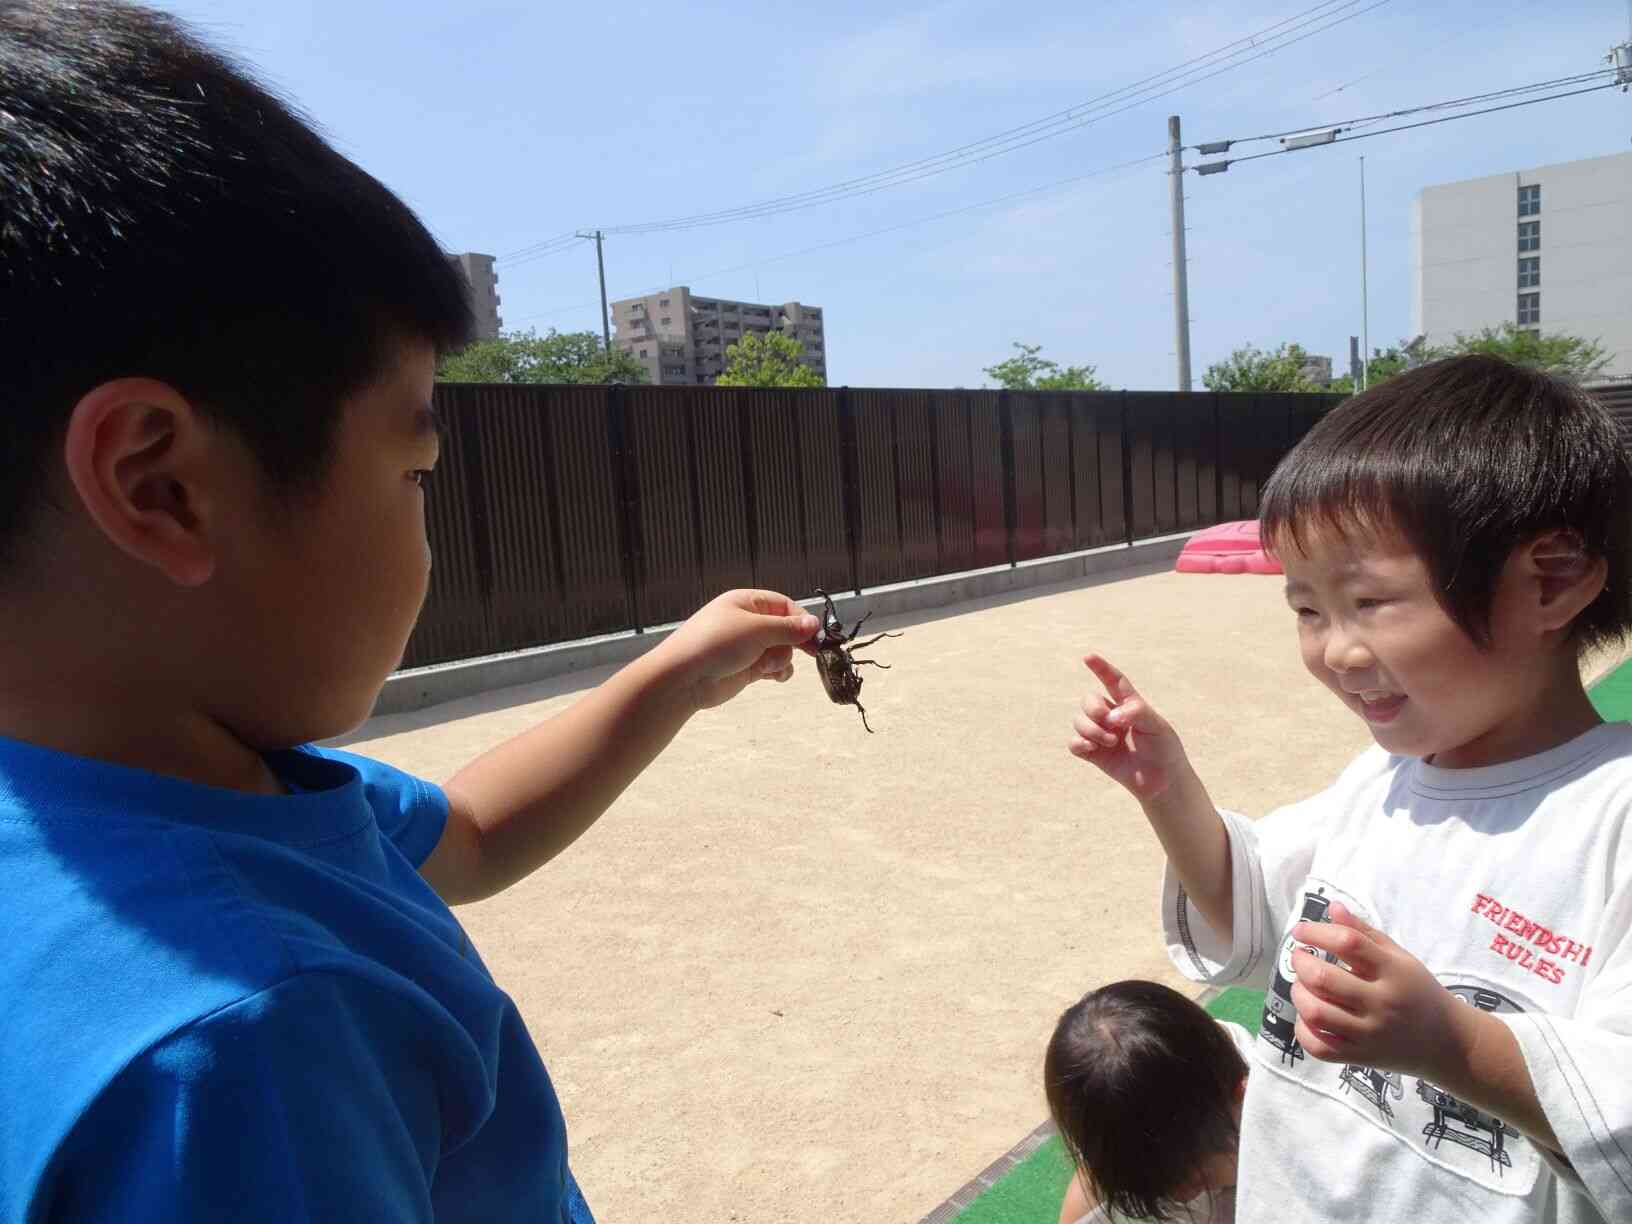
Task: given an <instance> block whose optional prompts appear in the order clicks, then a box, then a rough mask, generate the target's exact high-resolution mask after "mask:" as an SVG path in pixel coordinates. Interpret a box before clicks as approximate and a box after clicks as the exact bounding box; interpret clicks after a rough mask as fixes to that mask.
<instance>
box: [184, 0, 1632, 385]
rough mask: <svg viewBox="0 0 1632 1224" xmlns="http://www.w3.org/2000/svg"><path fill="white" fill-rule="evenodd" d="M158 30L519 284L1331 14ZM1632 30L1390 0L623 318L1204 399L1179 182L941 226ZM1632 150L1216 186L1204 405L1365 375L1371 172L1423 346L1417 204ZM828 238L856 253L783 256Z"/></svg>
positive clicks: (1508, 4)
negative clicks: (1231, 357)
mask: <svg viewBox="0 0 1632 1224" xmlns="http://www.w3.org/2000/svg"><path fill="white" fill-rule="evenodd" d="M159 3H160V6H161V7H164V8H167V9H169V10H171V11H173V12H176V13H178V14H180V15H182V16H184V17H186V18H188V19H190V20H191V21H193V22H194V23H195V25H196V26H197V27H198V28H199V29H200V30H201V31H202V32H203V33H204V34H205V35H206V36H207V37H209V38H210V39H211V40H212V41H214V42H215V43H216V44H217V45H220V46H224V47H225V48H227V49H228V50H230V51H232V52H234V53H235V54H237V55H239V56H240V57H242V58H244V59H246V60H248V61H249V62H251V63H252V64H254V65H255V66H256V67H257V68H258V69H259V71H260V72H261V74H262V76H263V77H264V78H265V79H267V80H268V81H270V82H271V83H272V84H274V85H275V86H277V87H278V88H279V89H280V90H282V91H283V92H284V93H286V94H287V95H289V96H291V97H293V98H294V99H295V100H296V101H297V102H298V103H299V104H300V105H301V106H302V107H303V108H304V109H305V110H306V111H307V112H308V113H309V114H310V115H312V116H313V117H314V118H315V119H316V120H317V121H318V123H319V125H320V126H321V127H322V128H323V129H324V131H325V132H326V133H327V134H328V135H329V136H330V138H331V139H332V140H333V141H334V142H335V143H336V145H337V146H338V147H339V148H341V149H342V150H343V151H344V152H345V153H347V154H348V155H349V156H351V157H352V158H354V159H355V160H356V161H358V162H359V163H361V164H362V165H363V166H364V167H365V168H367V169H368V170H369V171H370V172H372V173H373V174H375V175H376V176H377V177H379V178H380V179H382V180H383V181H384V182H385V183H386V184H387V185H389V186H390V187H391V188H392V189H394V190H395V191H397V192H398V193H399V194H400V195H402V196H403V198H404V199H406V200H407V201H408V202H409V203H410V204H411V205H412V206H413V207H414V208H415V209H416V210H417V211H418V213H419V215H420V216H421V218H423V219H424V221H425V222H426V224H427V225H429V226H430V228H431V229H432V231H433V232H434V233H436V235H437V236H438V238H439V239H440V240H441V241H442V242H443V243H444V245H446V246H447V247H448V248H449V249H450V250H476V251H485V252H488V253H491V254H495V255H500V256H503V255H505V254H507V253H509V252H513V251H517V250H520V249H522V248H525V247H527V246H528V245H529V244H531V243H535V242H537V241H539V240H542V239H545V238H550V237H553V236H555V235H557V234H560V233H563V232H566V231H571V230H574V229H580V228H585V227H588V228H594V227H597V226H602V227H608V226H617V225H627V224H633V223H639V222H645V221H649V220H657V219H665V218H670V217H675V216H683V215H688V214H692V213H696V212H701V211H708V210H711V209H717V208H730V207H733V206H736V205H742V204H751V203H754V202H757V201H759V200H762V199H766V198H771V197H777V196H782V195H786V194H789V193H794V192H800V191H806V190H810V189H813V188H819V187H824V186H826V185H828V184H831V183H835V182H840V181H844V180H848V179H852V178H855V177H858V176H861V175H866V174H870V173H873V172H875V171H878V170H882V169H885V168H888V167H892V166H895V165H898V164H900V163H903V162H908V161H913V160H915V159H918V158H921V157H927V156H931V155H933V154H936V153H940V152H943V151H945V150H947V149H950V148H954V147H957V146H960V145H963V144H965V143H967V142H969V141H973V140H979V139H981V138H982V137H985V136H989V135H991V134H993V133H996V132H998V131H1001V130H1004V129H1006V128H1010V127H1013V126H1015V125H1018V124H1022V123H1026V122H1029V121H1031V120H1033V119H1037V118H1040V117H1042V116H1045V115H1048V114H1051V113H1054V112H1057V111H1061V110H1064V109H1065V108H1067V107H1070V106H1073V105H1076V104H1079V103H1082V102H1084V101H1086V100H1088V99H1092V98H1095V97H1096V96H1098V95H1100V94H1103V93H1106V92H1108V91H1110V90H1114V89H1117V88H1119V87H1122V86H1125V85H1130V84H1132V83H1134V82H1136V81H1138V80H1140V79H1142V78H1145V77H1148V76H1150V75H1152V74H1154V73H1158V72H1162V71H1163V70H1165V69H1168V68H1171V67H1173V66H1175V65H1178V64H1179V63H1181V62H1183V61H1185V60H1188V59H1190V58H1191V57H1193V56H1198V55H1203V54H1205V53H1207V52H1209V51H1212V50H1214V49H1215V48H1219V47H1222V46H1224V45H1225V44H1228V43H1230V42H1232V41H1233V40H1235V39H1238V38H1241V37H1243V36H1244V35H1247V34H1250V33H1252V32H1253V31H1256V30H1261V29H1264V28H1265V27H1269V26H1271V25H1273V24H1274V23H1276V22H1279V21H1282V20H1284V19H1287V18H1291V17H1293V16H1294V15H1295V14H1297V13H1299V12H1301V11H1303V10H1305V9H1307V8H1309V7H1310V6H1311V4H1312V3H1313V0H1254V2H1253V3H1242V4H1231V3H1221V4H1201V3H1173V2H1163V0H1151V2H1149V3H1145V4H1137V5H1136V4H1116V5H1112V4H1082V3H1080V2H1079V3H1065V2H1063V0H1035V2H1034V3H1031V4H1028V5H1018V4H1014V3H1013V2H1012V0H1009V2H1003V3H1000V2H995V0H947V2H944V3H934V4H876V3H872V4H869V3H861V2H857V0H820V2H818V0H804V2H803V3H799V2H797V0H795V2H793V3H782V4H774V5H773V4H757V5H755V4H741V3H732V4H715V3H688V4H680V3H669V4H645V3H634V2H627V0H625V2H618V0H614V2H612V3H602V4H595V5H568V4H564V3H559V2H557V3H545V4H520V3H489V2H483V0H461V2H459V3H442V4H427V3H423V2H422V0H159ZM1375 3H1376V0H1365V3H1362V4H1360V5H1358V6H1356V7H1358V8H1366V7H1368V6H1369V5H1370V4H1375ZM1351 11H1352V10H1351ZM1333 12H1334V13H1338V12H1340V10H1338V9H1335V8H1334V9H1333ZM1627 23H1628V15H1627V6H1626V4H1625V0H1548V2H1547V3H1545V4H1537V3H1534V0H1445V2H1443V3H1433V4H1430V3H1419V2H1415V0H1387V2H1385V3H1382V4H1380V5H1379V6H1378V7H1376V8H1374V9H1373V10H1372V11H1370V12H1364V13H1362V14H1361V15H1359V16H1356V17H1355V18H1354V19H1353V20H1349V21H1346V22H1344V23H1343V24H1340V25H1336V26H1335V27H1334V28H1332V29H1331V30H1330V31H1328V32H1325V33H1320V34H1316V35H1315V36H1313V37H1311V38H1308V39H1305V40H1304V41H1301V42H1299V43H1297V44H1296V45H1294V46H1290V47H1288V48H1286V49H1285V50H1284V51H1280V52H1277V53H1275V54H1272V55H1268V56H1265V57H1263V58H1261V59H1258V60H1256V61H1255V62H1252V63H1250V64H1247V65H1245V66H1243V67H1241V68H1239V69H1236V70H1233V71H1229V72H1225V73H1223V74H1221V75H1219V76H1217V77H1215V78H1214V79H1212V80H1207V81H1203V82H1200V83H1197V84H1195V85H1193V86H1190V87H1188V88H1185V89H1183V90H1182V91H1180V92H1177V93H1175V94H1173V95H1171V96H1169V97H1166V98H1161V99H1156V100H1153V101H1149V102H1146V103H1143V104H1141V105H1138V106H1135V107H1133V108H1132V109H1129V110H1127V111H1125V112H1124V113H1122V114H1118V115H1113V116H1109V117H1106V118H1104V119H1102V120H1101V121H1099V122H1096V123H1094V124H1092V125H1090V126H1087V127H1083V128H1079V129H1077V130H1075V131H1072V132H1070V133H1068V134H1066V135H1063V136H1061V137H1058V138H1056V139H1051V140H1046V141H1043V142H1040V143H1038V144H1035V145H1033V146H1032V147H1030V148H1026V149H1022V150H1019V151H1017V152H1014V153H1010V154H1007V155H1004V156H1001V157H996V158H993V159H991V160H988V161H985V162H983V163H981V164H977V165H973V166H968V167H965V168H962V169H958V170H954V171H951V172H949V173H946V174H941V175H937V176H934V177H930V178H926V179H923V180H921V181H918V182H915V183H911V184H909V185H906V186H902V187H897V188H892V189H890V190H886V191H880V192H876V193H873V194H870V195H865V196H860V197H856V198H852V199H849V200H846V201H842V202H838V203H834V204H829V205H824V206H822V207H818V208H813V209H809V210H805V211H800V212H794V213H791V214H785V215H782V216H780V217H775V218H770V219H761V220H754V221H747V222H741V223H738V224H735V225H727V226H720V227H714V228H704V229H693V230H685V231H680V232H677V233H668V234H655V235H642V236H628V237H618V238H616V239H608V241H607V246H606V258H607V280H608V289H609V290H610V292H611V295H612V296H613V297H618V296H627V295H631V294H635V293H641V292H647V291H649V290H652V289H655V288H658V287H662V286H665V285H668V284H671V283H681V284H690V285H692V287H693V288H694V289H695V290H697V291H698V292H700V293H705V294H712V295H718V296H724V297H740V298H748V299H758V300H766V301H783V300H790V299H797V300H800V301H804V302H807V303H811V304H815V305H819V306H822V307H824V308H825V310H826V314H827V328H828V362H829V367H828V368H829V377H830V381H832V382H833V383H835V384H842V383H847V384H850V385H854V386H970V387H974V386H980V385H982V383H983V382H984V381H985V379H984V376H983V375H982V373H981V368H982V367H983V366H986V365H990V364H992V363H993V362H995V361H998V360H1001V359H1002V358H1003V357H1004V356H1006V355H1007V353H1008V352H1009V346H1010V343H1011V342H1013V341H1017V340H1022V341H1026V342H1028V343H1034V344H1041V345H1042V346H1043V348H1044V354H1045V355H1046V356H1051V357H1054V358H1056V359H1058V360H1061V361H1063V362H1068V363H1071V364H1077V363H1090V364H1093V365H1096V366H1097V367H1098V368H1099V373H1100V376H1101V377H1103V378H1105V379H1106V380H1107V381H1109V382H1110V383H1111V384H1112V385H1114V386H1119V387H1131V388H1164V387H1172V386H1173V385H1174V373H1173V357H1172V352H1173V322H1172V298H1171V284H1172V272H1171V263H1170V253H1169V242H1170V239H1169V236H1168V181H1167V175H1166V173H1165V171H1166V166H1165V163H1162V162H1152V163H1150V164H1147V165H1144V166H1140V167H1136V168H1133V169H1130V170H1127V171H1123V172H1120V173H1116V174H1106V175H1101V176H1098V177H1094V178H1089V179H1086V180H1085V181H1082V182H1080V183H1077V184H1074V185H1070V186H1067V187H1062V188H1059V189H1056V190H1054V191H1051V192H1043V193H1039V194H1035V195H1031V196H1028V197H1025V198H1023V199H1020V200H1011V201H1008V202H1007V203H1004V204H1000V205H995V206H992V207H990V208H985V209H980V210H976V211H966V212H962V213H960V214H958V215H954V216H951V217H945V218H942V219H940V220H933V221H927V222H923V223H919V222H920V220H921V219H922V218H926V217H931V216H933V215H935V214H939V213H944V212H947V211H949V210H954V209H961V208H964V207H965V206H968V205H974V204H977V203H979V202H981V201H986V200H991V199H993V198H995V197H1000V196H1004V195H1006V194H1010V193H1014V192H1020V191H1024V190H1026V189H1029V188H1033V187H1038V186H1041V185H1043V184H1047V183H1051V182H1055V181H1057V180H1061V179H1065V178H1068V177H1071V176H1073V175H1082V174H1086V173H1088V172H1090V171H1094V170H1098V169H1100V168H1103V167H1107V166H1112V165H1116V164H1118V163H1121V162H1124V161H1127V160H1129V159H1132V158H1138V157H1142V156H1145V155H1149V154H1155V153H1159V152H1160V151H1161V150H1162V149H1163V148H1164V146H1165V144H1166V122H1167V116H1168V115H1169V114H1170V113H1177V114H1179V115H1181V116H1182V118H1183V122H1184V137H1185V139H1186V141H1188V142H1199V141H1203V140H1215V139H1224V138H1233V137H1240V136H1251V135H1256V134H1258V133H1261V132H1272V131H1282V130H1286V129H1291V128H1297V127H1302V126H1306V125H1307V126H1313V125H1316V124H1322V123H1327V122H1334V121H1339V120H1343V119H1347V118H1351V117H1355V116H1361V115H1367V114H1372V113H1375V112H1381V111H1388V110H1393V109H1397V108H1400V107H1406V106H1414V105H1420V104H1424V103H1428V102H1435V101H1439V100H1441V99H1447V98H1453V97H1460V96H1464V95H1469V94H1475V93H1484V92H1487V91H1490V90H1495V89H1501V88H1504V87H1507V86H1512V85H1521V84H1528V83H1530V82H1534V81H1541V80H1546V79H1550V78H1554V77H1561V76H1565V75H1568V74H1573V73H1578V72H1585V71H1590V70H1592V69H1594V68H1598V67H1601V66H1602V62H1601V57H1602V56H1603V54H1604V52H1605V51H1606V50H1607V48H1608V47H1609V46H1610V44H1612V43H1614V42H1617V41H1620V40H1622V39H1625V38H1626V37H1628V30H1627ZM1357 78H1363V79H1357ZM1351 82H1352V83H1351ZM1339 86H1342V87H1343V88H1341V89H1338V87H1339ZM1333 90H1337V92H1330V91H1333ZM1322 94H1326V95H1328V96H1325V97H1320V95H1322ZM1629 138H1632V95H1627V94H1622V93H1620V92H1618V91H1614V90H1605V91H1603V92H1599V93H1595V94H1590V95H1587V96H1585V97H1581V98H1574V99H1568V100H1564V101H1558V102H1548V103H1543V104H1541V105H1537V106H1531V107H1526V108H1523V109H1518V110H1512V111H1508V112H1505V113H1503V114H1496V115H1489V116H1483V117H1478V118H1471V119H1467V120H1462V121H1458V122H1453V123H1445V124H1441V125H1439V126H1436V127H1429V128H1424V129H1421V130H1419V131H1415V132H1407V133H1400V134H1398V135H1392V136H1379V137H1377V138H1376V139H1371V140H1364V141H1360V142H1357V143H1355V144H1353V145H1349V146H1339V147H1333V148H1328V149H1316V150H1312V151H1309V152H1305V153H1296V154H1291V155H1288V156H1285V157H1275V158H1266V159H1264V160H1262V161H1258V162H1253V163H1249V164H1246V165H1240V166H1236V167H1234V168H1232V169H1231V170H1230V171H1229V172H1228V173H1227V174H1222V175H1216V176H1210V177H1207V178H1198V177H1196V176H1194V175H1187V176H1186V188H1187V191H1186V197H1187V205H1186V206H1187V209H1188V217H1187V221H1188V228H1189V231H1190V232H1189V243H1190V277H1191V284H1190V313H1191V316H1192V320H1193V331H1192V348H1193V354H1194V368H1195V372H1196V376H1197V380H1198V385H1199V378H1200V374H1201V371H1202V370H1203V369H1204V368H1205V366H1206V365H1207V364H1208V363H1209V362H1211V361H1215V360H1218V359H1219V358H1221V357H1223V356H1224V355H1226V354H1227V353H1228V352H1229V351H1230V350H1231V349H1232V348H1234V347H1236V346H1237V345H1240V344H1244V343H1255V344H1259V345H1273V344H1276V343H1278V342H1280V341H1282V340H1295V341H1297V342H1299V343H1301V344H1303V345H1304V346H1305V347H1306V348H1308V349H1309V350H1311V351H1312V352H1316V353H1324V354H1329V355H1331V356H1333V357H1334V358H1336V359H1337V361H1338V363H1339V365H1340V366H1341V365H1342V364H1343V363H1345V362H1346V360H1347V350H1348V337H1349V336H1350V335H1351V334H1358V332H1359V331H1360V258H1359V203H1358V191H1357V184H1358V162H1357V157H1358V156H1359V155H1360V154H1362V153H1363V154H1365V156H1366V180H1367V201H1368V211H1369V219H1370V226H1369V236H1370V301H1371V338H1372V343H1373V345H1374V346H1378V345H1382V344H1385V343H1388V342H1390V341H1392V340H1395V339H1397V338H1399V337H1402V336H1404V335H1405V334H1406V333H1407V331H1408V329H1409V328H1410V325H1411V300H1410V294H1411V207H1412V201H1413V199H1414V197H1415V195H1416V193H1417V192H1418V191H1419V190H1420V189H1421V188H1422V187H1423V186H1425V185H1427V184H1430V183H1436V182H1446V181H1451V180H1455V179H1462V178H1471V177H1475V176H1478V175H1483V174H1493V173H1498V172H1502V171H1510V170H1516V169H1520V168H1523V167H1527V166H1535V165H1543V164H1547V163H1550V162H1556V161H1567V160H1571V159H1573V158H1578V157H1590V156H1598V155H1602V154H1608V153H1618V152H1624V151H1626V150H1627V149H1628V147H1629ZM1257 147H1258V148H1267V147H1271V146H1267V145H1260V146H1257ZM1247 151H1250V150H1247ZM1186 159H1187V162H1188V161H1194V160H1204V159H1197V158H1196V157H1195V155H1193V154H1187V155H1186ZM895 226H901V227H902V228H899V229H895V230H893V232H890V233H887V234H883V235H880V236H877V237H872V238H865V239H860V240H857V241H853V242H851V241H843V240H845V239H848V238H850V237H851V236H853V235H858V234H863V233H867V232H870V231H874V230H880V229H886V228H889V227H895ZM826 243H837V244H838V245H834V246H830V247H828V248H827V249H825V250H822V251H818V252H815V253H810V254H803V255H795V256H792V257H786V258H779V257H782V256H786V255H787V254H788V253H789V252H794V251H798V250H800V249H802V248H806V247H810V246H815V245H819V244H826ZM742 265H751V266H747V267H743V266H742ZM722 269H737V270H735V271H729V272H724V273H720V270H722ZM499 273H500V293H501V295H502V297H503V299H504V302H503V307H502V313H503V315H504V319H505V325H506V327H507V328H526V327H533V328H537V329H538V330H540V331H543V330H545V329H547V328H550V327H555V328H559V329H561V330H582V329H589V328H597V329H598V327H599V305H598V302H597V293H598V290H597V286H596V281H595V257H594V247H593V245H592V244H588V243H586V244H582V245H581V246H577V247H575V248H574V249H572V250H570V251H567V252H565V253H562V254H556V255H552V256H550V257H548V258H545V259H539V260H535V261H532V262H523V263H516V264H506V263H505V262H502V261H501V263H500V265H499ZM714 273H720V274H714ZM711 274H713V275H711Z"/></svg>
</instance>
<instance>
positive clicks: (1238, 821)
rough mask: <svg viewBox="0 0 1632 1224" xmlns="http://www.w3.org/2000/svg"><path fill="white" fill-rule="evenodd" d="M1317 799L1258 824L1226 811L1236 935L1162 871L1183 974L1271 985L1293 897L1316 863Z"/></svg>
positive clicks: (1167, 928) (1167, 929)
mask: <svg viewBox="0 0 1632 1224" xmlns="http://www.w3.org/2000/svg"><path fill="white" fill-rule="evenodd" d="M1313 802H1314V801H1312V800H1306V801H1305V802H1303V803H1298V804H1293V805H1292V806H1290V807H1285V808H1281V809H1280V810H1279V811H1276V812H1273V813H1271V814H1270V815H1268V816H1266V817H1264V819H1262V820H1260V821H1258V822H1257V823H1253V822H1251V821H1248V820H1247V819H1246V818H1245V817H1243V816H1239V815H1237V814H1236V813H1234V812H1227V811H1223V810H1220V812H1219V819H1220V820H1222V821H1223V822H1224V831H1225V833H1226V834H1227V835H1228V837H1229V841H1230V895H1231V906H1232V913H1231V925H1232V927H1233V930H1232V933H1231V938H1230V939H1225V938H1223V937H1222V936H1221V935H1220V934H1219V933H1218V932H1217V931H1215V930H1214V929H1213V928H1212V927H1211V926H1210V925H1209V924H1208V922H1207V920H1206V919H1205V918H1203V917H1202V916H1201V913H1200V912H1199V911H1198V910H1197V909H1196V908H1195V906H1193V905H1191V904H1190V898H1189V896H1188V895H1187V894H1186V893H1185V891H1184V886H1183V885H1182V884H1180V883H1179V878H1178V876H1177V875H1176V874H1175V873H1174V871H1173V868H1172V866H1171V865H1169V866H1167V867H1166V868H1165V869H1164V871H1163V873H1162V935H1163V939H1164V941H1165V942H1166V944H1167V954H1168V957H1169V959H1170V960H1172V962H1173V965H1174V967H1175V968H1176V969H1178V971H1179V972H1180V973H1182V974H1184V976H1185V977H1187V978H1190V979H1191V980H1192V981H1197V982H1210V983H1217V984H1220V985H1231V986H1252V987H1265V986H1268V985H1269V979H1270V975H1271V974H1272V973H1273V971H1274V967H1275V955H1274V954H1275V951H1276V949H1277V948H1278V947H1279V945H1280V937H1281V931H1282V930H1283V929H1284V927H1285V925H1286V922H1287V919H1288V917H1289V915H1290V913H1291V903H1292V898H1293V897H1294V896H1295V895H1296V892H1297V888H1298V886H1299V884H1301V883H1302V881H1303V880H1304V879H1306V878H1307V877H1308V874H1309V868H1310V866H1311V864H1312V863H1313V861H1314V852H1315V841H1316V837H1317V834H1318V828H1319V826H1318V823H1317V822H1316V821H1315V820H1314V819H1313V818H1312V817H1313V810H1312V807H1311V805H1312V803H1313Z"/></svg>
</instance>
